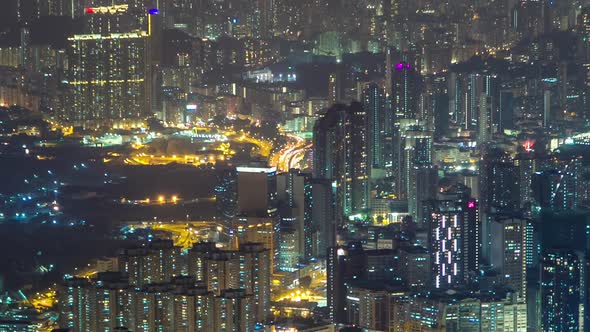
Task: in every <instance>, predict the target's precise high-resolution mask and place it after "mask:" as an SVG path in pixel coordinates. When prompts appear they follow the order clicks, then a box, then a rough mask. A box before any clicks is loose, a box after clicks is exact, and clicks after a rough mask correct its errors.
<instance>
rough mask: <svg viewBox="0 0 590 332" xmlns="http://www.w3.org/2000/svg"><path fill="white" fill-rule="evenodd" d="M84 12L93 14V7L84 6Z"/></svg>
mask: <svg viewBox="0 0 590 332" xmlns="http://www.w3.org/2000/svg"><path fill="white" fill-rule="evenodd" d="M84 12H85V13H86V14H94V8H92V7H88V8H86V9H84Z"/></svg>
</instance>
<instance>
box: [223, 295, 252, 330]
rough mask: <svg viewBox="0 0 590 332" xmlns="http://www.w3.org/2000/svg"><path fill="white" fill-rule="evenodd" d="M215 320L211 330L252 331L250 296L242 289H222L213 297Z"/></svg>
mask: <svg viewBox="0 0 590 332" xmlns="http://www.w3.org/2000/svg"><path fill="white" fill-rule="evenodd" d="M214 301H215V302H214V303H215V310H214V312H215V320H214V324H213V330H212V332H226V331H239V332H246V331H254V325H255V323H256V321H255V319H254V317H255V315H254V314H253V307H254V305H253V301H252V296H251V295H247V294H246V292H245V291H244V290H242V289H228V290H224V291H223V292H222V293H221V295H220V296H217V297H215V300H214Z"/></svg>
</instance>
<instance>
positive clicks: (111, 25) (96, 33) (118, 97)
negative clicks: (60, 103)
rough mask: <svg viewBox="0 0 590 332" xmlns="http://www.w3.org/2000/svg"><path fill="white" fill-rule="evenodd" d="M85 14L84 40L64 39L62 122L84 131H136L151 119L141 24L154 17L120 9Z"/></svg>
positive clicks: (146, 43) (145, 31)
mask: <svg viewBox="0 0 590 332" xmlns="http://www.w3.org/2000/svg"><path fill="white" fill-rule="evenodd" d="M139 9H142V10H141V11H140V12H139V14H138V12H137V10H139ZM85 13H86V14H85V16H84V18H85V27H86V31H85V34H77V35H74V36H72V37H70V38H68V40H69V46H68V54H69V67H70V68H69V78H68V83H67V84H68V86H69V91H70V96H69V98H70V103H69V106H68V108H67V110H66V112H65V114H63V118H64V120H67V121H69V122H71V123H73V124H75V125H81V126H85V127H99V126H111V125H113V124H123V125H126V126H129V127H136V126H137V127H138V126H139V125H140V123H141V120H143V119H145V118H146V117H147V116H148V115H149V114H150V113H151V109H150V108H151V106H150V102H149V100H150V94H151V89H150V88H151V85H150V80H151V74H150V67H151V54H150V52H149V49H150V43H151V39H150V34H151V25H149V26H146V25H145V24H143V23H142V22H143V21H150V22H151V19H150V20H147V18H148V16H152V15H155V14H156V13H157V12H151V13H150V12H148V11H147V10H146V9H145V8H142V7H134V6H132V5H131V4H123V5H112V6H102V7H89V8H86V9H85ZM144 18H145V19H144Z"/></svg>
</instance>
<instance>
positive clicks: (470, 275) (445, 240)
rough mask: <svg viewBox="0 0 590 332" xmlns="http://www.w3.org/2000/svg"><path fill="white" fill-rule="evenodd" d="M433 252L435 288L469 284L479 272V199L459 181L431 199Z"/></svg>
mask: <svg viewBox="0 0 590 332" xmlns="http://www.w3.org/2000/svg"><path fill="white" fill-rule="evenodd" d="M430 204H431V207H430V212H431V222H430V230H431V233H430V237H431V238H430V253H431V255H432V258H431V260H432V264H433V269H434V270H433V272H434V282H435V284H434V286H435V287H436V288H453V287H456V286H459V285H465V284H469V283H471V282H472V281H474V280H475V278H476V276H477V275H478V273H479V259H480V258H479V255H480V253H479V247H480V240H479V238H480V225H479V213H478V209H477V205H478V204H477V201H476V200H474V199H473V198H471V191H470V190H469V188H467V187H465V186H463V185H460V184H457V185H455V186H452V187H450V188H448V189H446V190H445V191H443V192H441V193H439V194H438V195H437V199H436V200H433V201H431V202H430Z"/></svg>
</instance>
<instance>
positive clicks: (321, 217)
mask: <svg viewBox="0 0 590 332" xmlns="http://www.w3.org/2000/svg"><path fill="white" fill-rule="evenodd" d="M335 192H336V188H335V186H334V185H333V182H332V180H329V179H312V180H311V198H312V202H311V220H312V229H313V230H312V242H313V244H312V251H313V256H314V257H318V258H325V257H326V254H327V253H328V248H330V247H334V246H336V234H337V222H336V218H335V216H336V215H335V208H336V206H335V203H336V200H335V198H336V193H335Z"/></svg>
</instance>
